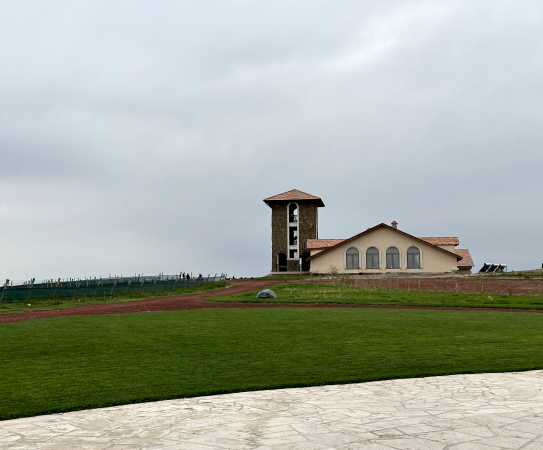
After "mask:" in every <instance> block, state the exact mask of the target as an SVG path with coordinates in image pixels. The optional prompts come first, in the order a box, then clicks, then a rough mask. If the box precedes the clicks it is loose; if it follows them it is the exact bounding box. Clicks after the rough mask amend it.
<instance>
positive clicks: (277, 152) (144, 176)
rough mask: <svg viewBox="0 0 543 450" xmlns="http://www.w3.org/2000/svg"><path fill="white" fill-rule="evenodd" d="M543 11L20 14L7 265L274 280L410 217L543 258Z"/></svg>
mask: <svg viewBox="0 0 543 450" xmlns="http://www.w3.org/2000/svg"><path fill="white" fill-rule="evenodd" d="M542 25H543V7H542V6H541V5H540V4H539V2H535V1H534V2H531V1H526V2H522V3H518V2H517V3H512V2H505V1H504V2H490V1H488V2H486V1H485V2H478V3H476V4H473V2H467V1H465V2H463V1H460V2H425V1H410V2H405V1H402V2H392V1H390V2H370V1H367V2H354V1H352V2H351V1H344V2H333V3H332V2H294V3H293V2H266V1H264V2H240V1H231V2H206V1H198V2H189V1H186V2H160V3H153V4H151V3H149V2H137V1H136V2H134V1H130V2H127V1H125V2H123V1H119V2H114V3H113V4H112V3H111V2H76V3H74V2H62V1H58V2H48V3H47V4H44V3H43V2H37V1H20V2H16V3H15V2H3V3H0V41H1V42H3V43H4V45H2V46H0V61H1V62H2V67H3V70H1V71H0V98H1V99H2V101H1V102H0V155H1V156H2V161H3V163H4V164H3V170H2V177H1V179H0V189H1V191H0V192H1V193H2V195H1V197H0V217H1V220H0V231H1V233H0V236H2V248H3V254H4V255H7V256H5V257H4V258H2V262H0V274H2V275H3V276H5V277H10V278H19V279H20V278H27V277H30V276H36V277H54V276H84V275H91V274H93V275H94V274H96V275H100V274H107V273H131V272H132V273H133V272H138V273H139V272H143V271H146V272H148V273H151V272H158V271H160V270H164V271H169V272H175V271H179V270H192V271H197V272H199V271H202V272H213V273H214V272H228V273H234V274H235V275H247V276H250V275H260V274H263V273H266V271H267V270H268V269H269V258H270V254H269V253H270V249H269V247H270V244H269V233H270V223H269V220H270V218H269V214H270V213H269V209H268V208H267V207H266V206H265V205H264V204H263V203H262V199H263V198H264V197H267V196H270V195H273V194H277V193H280V192H283V191H286V190H289V189H292V188H298V189H301V190H304V191H307V192H310V193H313V194H315V195H319V196H321V197H322V198H323V200H324V202H325V203H326V205H327V206H326V208H324V210H322V212H321V215H320V217H321V224H320V233H321V237H347V236H350V235H353V234H355V233H358V232H360V231H362V230H364V229H366V228H367V227H369V226H373V225H375V224H377V223H380V222H390V221H391V220H394V219H395V220H398V222H400V228H402V229H404V230H405V231H407V232H409V233H412V234H415V235H426V236H431V235H458V236H459V237H460V242H461V246H466V247H469V248H470V250H471V251H472V256H473V258H474V259H475V261H476V263H477V264H480V263H482V262H484V261H487V260H488V261H490V260H496V261H498V260H499V261H501V262H505V263H508V264H509V266H510V267H512V268H517V269H521V268H531V267H537V266H539V264H541V262H542V261H543V248H542V247H543V245H541V244H538V242H539V240H538V228H540V225H541V223H542V219H543V213H541V212H540V209H539V208H538V204H539V196H540V194H539V193H540V192H541V190H542V188H543V182H542V178H541V176H540V171H541V167H542V163H543V153H542V152H541V147H542V145H541V144H542V143H543V135H542V133H543V132H542V128H541V126H540V124H541V123H542V119H543V117H542V115H543V113H542V110H541V104H542V100H543V98H542V97H543V88H542V87H541V83H540V80H541V77H542V72H543V70H542V69H543V67H542V65H543V62H542V60H541V58H540V55H541V54H542V50H543V48H542V47H543V37H542V36H541V32H540V30H541V27H542Z"/></svg>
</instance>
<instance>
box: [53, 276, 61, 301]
mask: <svg viewBox="0 0 543 450" xmlns="http://www.w3.org/2000/svg"><path fill="white" fill-rule="evenodd" d="M59 284H60V278H59V279H58V280H57V284H56V285H55V292H53V298H55V297H56V296H57V289H58V285H59Z"/></svg>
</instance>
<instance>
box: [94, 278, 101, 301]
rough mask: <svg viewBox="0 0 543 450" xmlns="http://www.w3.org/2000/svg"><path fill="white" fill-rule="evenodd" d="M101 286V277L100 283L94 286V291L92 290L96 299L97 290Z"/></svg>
mask: <svg viewBox="0 0 543 450" xmlns="http://www.w3.org/2000/svg"><path fill="white" fill-rule="evenodd" d="M101 284H102V277H100V281H98V284H97V285H96V289H95V290H94V296H95V297H96V294H97V293H98V288H99V287H100V285H101Z"/></svg>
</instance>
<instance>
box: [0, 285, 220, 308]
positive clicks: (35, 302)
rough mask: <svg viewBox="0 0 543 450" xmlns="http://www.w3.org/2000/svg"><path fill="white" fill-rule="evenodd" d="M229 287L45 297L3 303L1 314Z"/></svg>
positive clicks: (217, 286)
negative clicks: (111, 295)
mask: <svg viewBox="0 0 543 450" xmlns="http://www.w3.org/2000/svg"><path fill="white" fill-rule="evenodd" d="M226 285H227V283H226V282H224V281H217V282H214V283H208V284H205V285H204V286H200V287H198V286H193V287H190V288H183V289H176V290H175V291H165V292H159V291H158V290H157V292H155V293H153V292H142V293H138V292H130V293H128V294H122V293H117V292H116V293H115V294H114V295H113V297H110V296H103V297H100V296H97V297H85V296H82V295H80V296H78V297H76V298H72V297H64V298H62V297H57V298H51V297H44V298H39V297H38V298H36V297H34V298H31V299H30V300H19V301H16V302H12V301H10V302H7V301H5V302H3V303H1V304H0V314H6V313H14V312H21V311H32V310H36V309H60V308H71V307H72V306H82V305H92V304H97V303H118V302H129V301H132V300H143V299H146V298H153V297H167V296H169V295H187V294H198V293H201V292H207V291H213V290H215V289H221V288H223V287H225V286H226Z"/></svg>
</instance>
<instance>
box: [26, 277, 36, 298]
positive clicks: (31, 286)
mask: <svg viewBox="0 0 543 450" xmlns="http://www.w3.org/2000/svg"><path fill="white" fill-rule="evenodd" d="M34 281H36V279H35V278H32V279H31V280H30V290H29V291H28V298H27V300H30V296H31V295H32V288H33V287H34Z"/></svg>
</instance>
